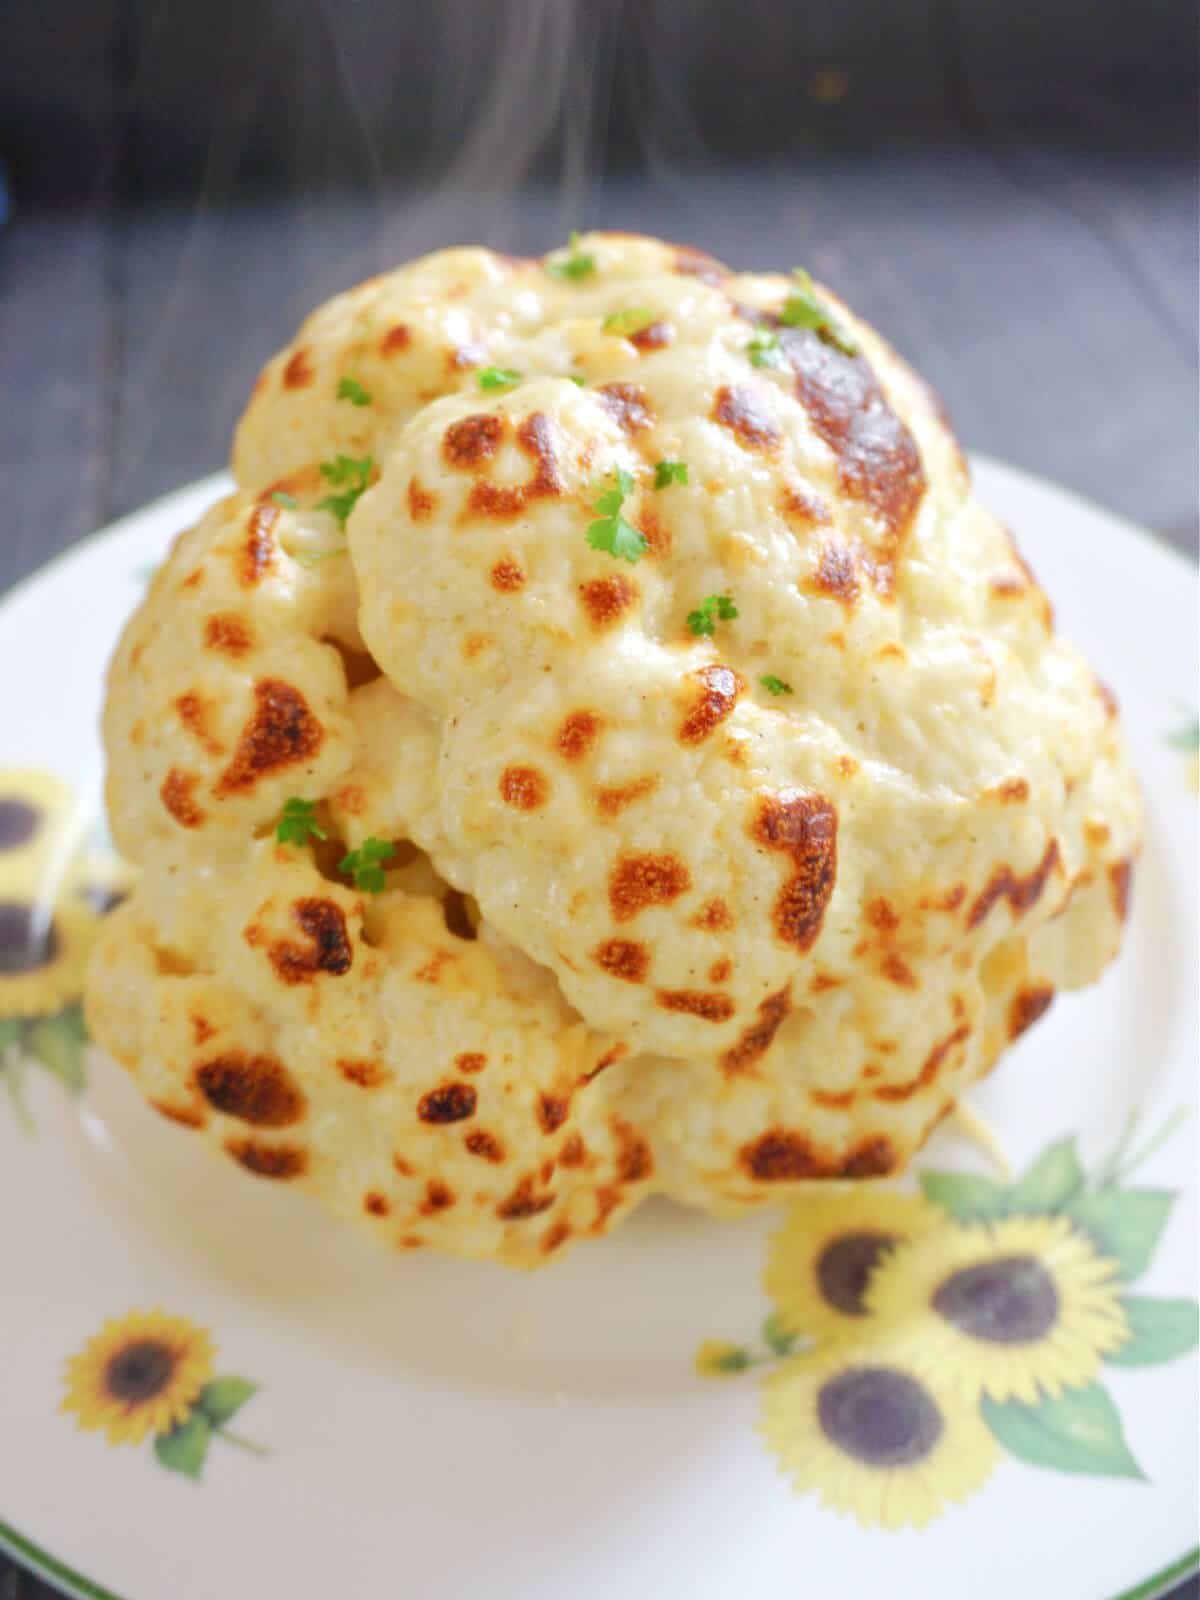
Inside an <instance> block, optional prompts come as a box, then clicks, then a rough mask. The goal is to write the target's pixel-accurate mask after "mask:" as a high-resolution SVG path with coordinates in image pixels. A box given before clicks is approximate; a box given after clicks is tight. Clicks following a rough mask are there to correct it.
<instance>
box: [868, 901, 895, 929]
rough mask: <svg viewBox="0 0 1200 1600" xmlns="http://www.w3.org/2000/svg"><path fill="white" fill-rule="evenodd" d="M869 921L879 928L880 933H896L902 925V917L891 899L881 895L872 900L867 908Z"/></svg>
mask: <svg viewBox="0 0 1200 1600" xmlns="http://www.w3.org/2000/svg"><path fill="white" fill-rule="evenodd" d="M866 917H867V921H868V922H869V923H870V924H871V926H872V927H873V928H878V929H879V931H880V933H883V934H889V933H895V931H896V929H897V928H898V927H899V926H900V917H899V915H898V913H897V911H896V909H895V907H894V906H893V905H892V903H891V901H890V900H888V899H886V898H885V897H884V896H883V895H880V896H879V897H878V898H877V899H875V900H872V901H871V903H870V905H868V907H867V910H866Z"/></svg>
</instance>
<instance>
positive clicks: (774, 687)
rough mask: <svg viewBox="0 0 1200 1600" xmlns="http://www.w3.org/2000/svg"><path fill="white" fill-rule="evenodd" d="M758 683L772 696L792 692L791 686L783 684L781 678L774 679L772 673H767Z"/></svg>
mask: <svg viewBox="0 0 1200 1600" xmlns="http://www.w3.org/2000/svg"><path fill="white" fill-rule="evenodd" d="M758 681H759V683H761V684H762V686H763V688H764V689H768V690H770V692H771V693H772V694H791V692H792V686H791V684H790V683H784V681H783V679H782V678H777V677H775V675H774V674H773V673H768V674H767V676H766V677H765V678H760V679H759V680H758Z"/></svg>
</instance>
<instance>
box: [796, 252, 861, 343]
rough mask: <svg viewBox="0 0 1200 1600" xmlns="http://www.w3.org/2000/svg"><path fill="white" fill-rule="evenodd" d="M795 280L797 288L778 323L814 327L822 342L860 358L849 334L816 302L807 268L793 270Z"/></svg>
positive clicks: (814, 291)
mask: <svg viewBox="0 0 1200 1600" xmlns="http://www.w3.org/2000/svg"><path fill="white" fill-rule="evenodd" d="M792 277H793V278H794V279H795V280H796V287H795V289H794V290H793V291H792V293H791V294H790V295H789V296H788V298H787V300H786V301H785V303H784V307H783V310H782V311H781V312H780V314H779V320H780V321H781V322H783V323H785V324H786V325H787V326H788V327H789V328H811V329H812V331H813V332H814V333H815V334H816V335H817V337H818V338H819V339H823V340H824V342H825V343H826V344H831V345H833V346H834V348H835V349H837V350H840V351H841V352H842V354H843V355H847V356H853V355H857V354H858V346H857V345H856V344H855V343H854V341H853V339H851V338H850V337H849V335H848V334H845V333H843V332H842V330H841V328H839V327H838V325H837V323H836V322H835V321H834V320H833V318H832V317H831V316H830V315H829V313H828V311H826V309H825V307H824V306H823V305H822V304H821V302H820V301H819V300H818V299H817V292H816V290H815V289H814V288H813V281H812V279H811V278H810V277H809V275H808V273H807V272H805V270H804V268H803V267H793V268H792Z"/></svg>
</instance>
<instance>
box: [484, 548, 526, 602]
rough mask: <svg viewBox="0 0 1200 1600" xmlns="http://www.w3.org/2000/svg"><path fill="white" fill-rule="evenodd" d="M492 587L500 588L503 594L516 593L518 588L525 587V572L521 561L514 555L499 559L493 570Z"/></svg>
mask: <svg viewBox="0 0 1200 1600" xmlns="http://www.w3.org/2000/svg"><path fill="white" fill-rule="evenodd" d="M491 578H492V588H493V589H499V590H500V592H501V594H516V592H517V590H518V589H523V588H524V587H525V573H524V572H523V571H522V568H521V563H520V562H519V561H515V560H514V559H513V557H512V556H504V557H503V558H502V559H501V560H500V561H497V562H496V564H495V566H494V567H493V568H492V572H491Z"/></svg>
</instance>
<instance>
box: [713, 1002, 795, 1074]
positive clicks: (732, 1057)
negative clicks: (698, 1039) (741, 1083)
mask: <svg viewBox="0 0 1200 1600" xmlns="http://www.w3.org/2000/svg"><path fill="white" fill-rule="evenodd" d="M790 1009H791V996H790V994H789V993H788V990H787V989H786V988H783V989H780V990H778V991H777V992H776V993H775V994H769V995H768V996H767V998H766V999H765V1000H764V1001H762V1003H761V1004H760V1005H759V1007H758V1020H757V1021H756V1022H752V1023H751V1024H750V1026H749V1027H748V1028H745V1029H743V1031H742V1033H741V1035H740V1037H739V1038H738V1041H737V1043H736V1044H734V1045H731V1046H730V1048H729V1049H728V1050H726V1052H725V1054H724V1055H723V1056H722V1057H721V1067H722V1069H723V1071H725V1072H726V1073H727V1074H728V1075H729V1076H730V1077H736V1076H737V1075H738V1074H739V1073H743V1072H749V1071H750V1068H751V1067H753V1066H754V1064H755V1062H756V1061H760V1060H761V1059H762V1057H763V1056H765V1055H766V1053H767V1051H768V1050H769V1049H770V1048H771V1045H772V1043H773V1041H774V1038H775V1035H776V1034H777V1033H778V1032H779V1028H780V1025H781V1024H782V1022H783V1019H784V1018H785V1017H786V1016H787V1014H788V1011H789V1010H790Z"/></svg>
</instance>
